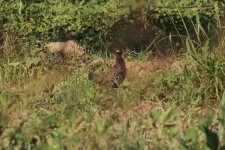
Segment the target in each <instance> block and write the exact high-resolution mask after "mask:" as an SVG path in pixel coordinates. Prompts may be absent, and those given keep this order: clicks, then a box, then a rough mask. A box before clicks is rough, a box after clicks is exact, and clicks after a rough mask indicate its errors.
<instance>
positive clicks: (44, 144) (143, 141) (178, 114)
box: [0, 8, 225, 150]
mask: <svg viewBox="0 0 225 150" xmlns="http://www.w3.org/2000/svg"><path fill="white" fill-rule="evenodd" d="M177 11H178V12H179V14H180V13H181V12H180V11H179V9H178V8H177ZM167 15H169V14H167ZM179 17H180V21H182V23H183V24H179V27H180V26H183V28H182V29H183V30H184V31H185V32H187V34H186V35H190V34H189V32H190V31H189V30H188V27H187V26H186V25H185V20H184V18H183V16H182V14H180V16H179ZM169 18H170V16H169ZM170 19H171V21H172V23H173V24H174V22H173V21H174V20H173V19H172V18H170ZM199 21H200V20H199ZM192 24H193V29H194V32H196V33H194V34H196V37H197V42H195V41H194V40H193V39H194V38H191V37H190V36H182V35H177V37H182V39H181V41H182V42H183V44H185V47H186V48H185V50H183V51H182V52H180V53H179V54H178V53H176V50H173V49H172V50H171V53H172V54H173V56H170V57H168V56H162V55H163V53H160V51H158V48H157V45H159V46H160V43H161V41H165V40H166V39H168V40H169V43H170V45H171V46H170V47H172V46H173V44H174V43H173V35H172V34H171V35H169V36H166V37H164V38H163V39H158V38H159V37H156V39H155V40H153V42H152V43H151V44H150V45H149V46H148V47H147V48H146V49H144V47H142V49H143V50H142V51H141V52H140V53H131V52H130V51H126V52H125V54H124V57H125V60H126V65H127V77H126V79H125V81H124V82H123V83H122V84H121V85H120V87H119V88H117V89H110V88H105V87H102V86H99V85H97V84H95V83H93V82H92V81H89V80H88V77H87V76H88V72H89V71H90V69H91V64H93V62H96V61H103V62H104V63H105V65H102V68H101V69H107V67H109V66H112V62H113V61H114V59H113V57H114V56H113V55H111V54H109V53H108V52H105V54H104V55H105V56H103V54H102V55H101V54H99V53H92V54H90V52H88V53H86V54H85V55H84V56H83V57H80V58H78V57H74V58H73V59H72V60H71V61H69V62H68V64H62V63H60V62H58V58H57V57H56V56H52V57H51V58H50V59H44V57H45V56H46V54H45V53H44V50H43V49H42V48H40V45H38V44H35V43H37V42H36V39H30V40H31V41H32V42H31V43H29V42H27V41H26V39H23V38H21V39H20V38H17V37H11V36H10V35H5V36H3V39H4V37H5V40H3V41H5V42H4V45H3V47H4V48H3V53H2V54H3V55H4V57H6V58H7V59H1V61H0V64H1V66H0V149H21V150H22V149H143V150H145V149H171V150H174V149H206V150H207V149H212V150H217V149H220V150H223V149H225V130H224V126H225V119H224V118H225V109H224V107H225V90H224V89H225V86H224V85H225V79H224V76H225V58H224V54H223V53H224V34H222V33H221V34H220V35H221V36H220V37H219V38H218V41H219V42H217V43H218V45H217V46H214V45H213V46H212V45H210V44H212V43H211V40H212V39H209V38H210V36H207V37H204V36H205V33H206V32H205V31H204V28H203V27H202V26H201V23H200V22H198V23H197V25H196V26H195V25H194V23H193V22H192ZM174 25H175V24H174ZM218 26H219V25H218ZM175 28H176V30H178V29H177V27H175ZM222 28H224V26H222V27H219V29H222ZM218 31H219V30H218ZM43 33H44V31H43ZM178 34H179V32H178ZM55 36H56V35H55ZM203 38H205V39H204V40H202V39H203ZM13 39H15V40H13ZM10 41H11V43H10ZM166 42H168V41H166ZM154 44H155V45H154ZM103 45H104V44H103ZM153 45H154V46H153ZM175 45H176V44H175ZM215 45H216V44H215ZM151 46H153V47H154V48H156V50H157V51H158V52H159V53H160V54H159V55H155V53H154V52H152V51H151V50H150V49H151ZM161 46H162V47H164V46H163V44H162V45H161ZM179 46H180V45H178V47H179ZM162 49H163V50H164V48H162ZM14 50H15V52H13V51H14ZM159 50H160V49H159ZM18 51H19V53H18ZM168 54H169V53H168ZM21 58H22V59H21Z"/></svg>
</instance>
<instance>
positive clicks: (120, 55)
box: [116, 50, 123, 58]
mask: <svg viewBox="0 0 225 150" xmlns="http://www.w3.org/2000/svg"><path fill="white" fill-rule="evenodd" d="M122 54H123V51H121V50H116V58H121V57H122Z"/></svg>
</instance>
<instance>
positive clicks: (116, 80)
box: [88, 50, 127, 88]
mask: <svg viewBox="0 0 225 150" xmlns="http://www.w3.org/2000/svg"><path fill="white" fill-rule="evenodd" d="M115 54H116V60H115V64H114V66H113V70H112V72H111V73H109V72H107V73H100V74H99V73H98V74H97V73H94V72H90V73H89V74H88V79H89V80H92V81H94V82H96V83H97V84H99V85H102V86H105V87H110V88H118V85H120V84H121V83H122V82H123V81H124V79H125V78H126V70H127V69H126V65H125V61H124V59H123V57H122V54H123V51H121V50H116V52H115ZM93 68H95V67H93Z"/></svg>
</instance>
